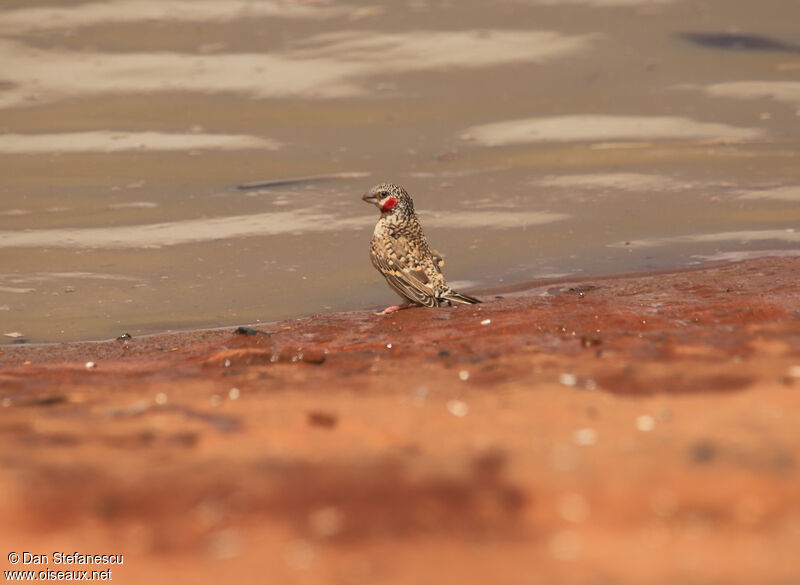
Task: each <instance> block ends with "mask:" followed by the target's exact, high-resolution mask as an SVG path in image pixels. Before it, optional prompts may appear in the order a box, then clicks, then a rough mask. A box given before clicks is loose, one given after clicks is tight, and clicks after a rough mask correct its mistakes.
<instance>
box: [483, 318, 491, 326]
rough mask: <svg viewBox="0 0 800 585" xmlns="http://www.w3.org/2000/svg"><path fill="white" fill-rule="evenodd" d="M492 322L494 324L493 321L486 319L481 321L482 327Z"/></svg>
mask: <svg viewBox="0 0 800 585" xmlns="http://www.w3.org/2000/svg"><path fill="white" fill-rule="evenodd" d="M491 322H492V320H491V319H484V320H483V321H481V325H488V324H489V323H491Z"/></svg>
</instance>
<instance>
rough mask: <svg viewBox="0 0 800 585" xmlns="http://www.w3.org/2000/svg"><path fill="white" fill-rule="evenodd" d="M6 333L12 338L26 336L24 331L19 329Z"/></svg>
mask: <svg viewBox="0 0 800 585" xmlns="http://www.w3.org/2000/svg"><path fill="white" fill-rule="evenodd" d="M4 335H5V336H6V337H10V338H11V339H17V338H19V337H25V336H24V335H23V334H22V333H20V332H19V331H12V332H11V333H5V334H4Z"/></svg>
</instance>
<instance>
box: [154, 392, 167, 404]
mask: <svg viewBox="0 0 800 585" xmlns="http://www.w3.org/2000/svg"><path fill="white" fill-rule="evenodd" d="M166 403H167V395H166V394H164V393H163V392H159V393H158V394H156V404H159V405H163V404H166Z"/></svg>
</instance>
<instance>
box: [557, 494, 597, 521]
mask: <svg viewBox="0 0 800 585" xmlns="http://www.w3.org/2000/svg"><path fill="white" fill-rule="evenodd" d="M558 511H559V514H561V517H562V518H563V519H564V520H566V521H567V522H572V523H573V524H580V523H581V522H585V521H586V519H587V518H589V513H590V511H591V510H590V508H589V502H588V501H587V500H586V498H584V497H583V496H582V495H581V494H565V495H563V496H562V497H561V498H559V500H558Z"/></svg>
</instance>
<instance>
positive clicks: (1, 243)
mask: <svg viewBox="0 0 800 585" xmlns="http://www.w3.org/2000/svg"><path fill="white" fill-rule="evenodd" d="M131 206H135V205H128V207H131ZM419 215H420V216H421V217H423V218H424V224H425V225H426V226H431V227H435V228H454V229H464V228H485V229H503V228H512V227H520V228H521V227H527V226H534V225H542V224H545V223H551V222H556V221H562V220H565V219H567V218H568V217H569V216H568V215H566V214H563V213H548V212H536V211H525V212H517V211H485V210H482V211H479V212H471V211H448V212H446V213H443V212H428V211H425V210H420V211H419ZM372 223H374V217H372V215H371V214H370V215H369V216H367V214H366V212H365V214H364V216H363V217H343V216H332V215H330V214H329V213H321V212H316V213H314V212H311V211H304V210H292V211H283V212H268V213H257V214H253V215H240V216H231V217H215V218H209V219H196V220H185V221H174V222H165V223H157V224H147V225H126V226H118V227H97V228H83V229H69V228H64V229H39V230H24V231H17V230H14V231H0V248H102V249H113V248H139V249H147V248H161V247H163V246H178V245H182V244H196V243H202V242H213V241H219V240H226V239H233V238H248V237H256V236H276V235H281V234H303V233H315V232H327V231H343V230H350V229H354V228H367V227H370V228H371V225H372Z"/></svg>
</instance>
